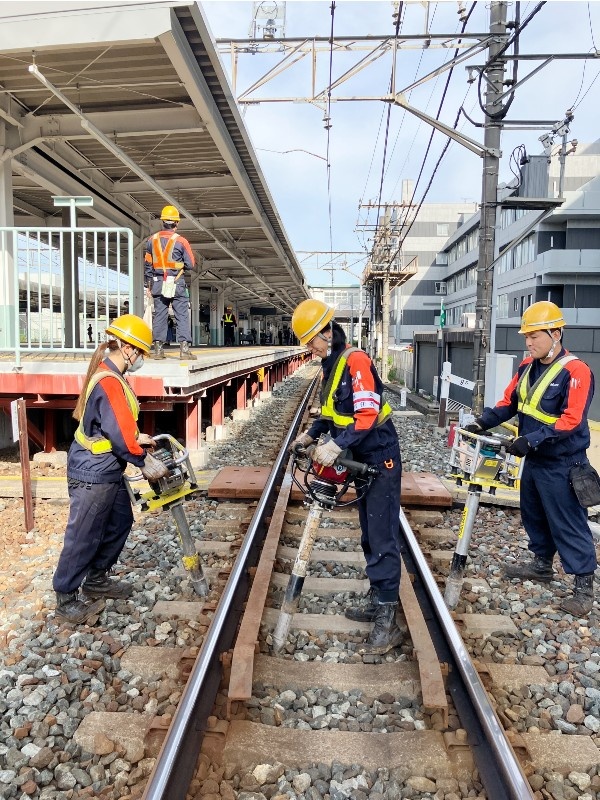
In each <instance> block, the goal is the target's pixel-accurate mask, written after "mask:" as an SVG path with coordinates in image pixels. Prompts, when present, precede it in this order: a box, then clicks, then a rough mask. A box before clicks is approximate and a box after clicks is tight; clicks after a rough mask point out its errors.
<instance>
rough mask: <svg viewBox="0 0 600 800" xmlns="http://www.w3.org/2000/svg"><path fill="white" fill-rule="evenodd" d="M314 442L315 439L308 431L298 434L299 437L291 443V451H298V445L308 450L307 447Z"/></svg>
mask: <svg viewBox="0 0 600 800" xmlns="http://www.w3.org/2000/svg"><path fill="white" fill-rule="evenodd" d="M313 442H314V439H313V438H312V436H309V435H308V433H301V434H300V436H298V438H297V439H294V441H293V442H292V443H291V445H290V452H292V453H294V452H295V451H296V448H297V447H298V445H299V446H300V447H301V448H302V449H303V450H306V448H307V447H308V446H309V445H310V444H312V443H313Z"/></svg>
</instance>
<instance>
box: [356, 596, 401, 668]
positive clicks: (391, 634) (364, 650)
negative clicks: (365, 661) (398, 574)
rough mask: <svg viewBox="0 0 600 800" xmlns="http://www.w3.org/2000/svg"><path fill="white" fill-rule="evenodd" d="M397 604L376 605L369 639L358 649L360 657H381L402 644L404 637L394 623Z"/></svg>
mask: <svg viewBox="0 0 600 800" xmlns="http://www.w3.org/2000/svg"><path fill="white" fill-rule="evenodd" d="M397 610H398V603H378V604H377V609H376V611H375V617H374V618H373V629H372V630H371V633H370V634H369V638H368V639H367V641H366V642H365V643H364V645H363V646H362V647H361V648H360V649H359V651H358V652H359V653H360V655H362V656H365V655H373V656H382V655H384V654H385V653H387V652H388V650H392V649H393V648H394V647H398V645H400V644H402V640H403V639H404V636H403V634H402V631H401V630H400V628H399V627H398V623H397V622H396V611H397Z"/></svg>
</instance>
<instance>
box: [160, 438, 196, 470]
mask: <svg viewBox="0 0 600 800" xmlns="http://www.w3.org/2000/svg"><path fill="white" fill-rule="evenodd" d="M152 438H153V439H154V441H155V442H158V441H159V440H161V439H166V440H167V441H168V442H169V444H170V445H173V447H175V448H176V449H177V450H179V453H180V455H179V456H175V454H173V461H174V462H175V463H176V464H177V465H179V464H183V462H184V461H186V460H187V458H188V456H189V453H188V451H187V450H186V449H185V447H184V446H183V445H182V444H180V442H178V441H177V439H176V438H175V437H174V436H171V434H170V433H159V434H157V435H156V436H153V437H152Z"/></svg>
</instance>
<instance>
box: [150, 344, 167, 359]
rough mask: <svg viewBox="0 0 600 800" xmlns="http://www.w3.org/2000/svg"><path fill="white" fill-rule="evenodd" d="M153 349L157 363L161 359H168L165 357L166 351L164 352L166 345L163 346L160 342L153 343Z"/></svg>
mask: <svg viewBox="0 0 600 800" xmlns="http://www.w3.org/2000/svg"><path fill="white" fill-rule="evenodd" d="M152 347H153V350H152V358H153V359H154V360H155V361H157V360H158V359H161V358H166V355H165V350H164V345H163V343H162V342H159V341H158V340H157V341H156V342H153V343H152Z"/></svg>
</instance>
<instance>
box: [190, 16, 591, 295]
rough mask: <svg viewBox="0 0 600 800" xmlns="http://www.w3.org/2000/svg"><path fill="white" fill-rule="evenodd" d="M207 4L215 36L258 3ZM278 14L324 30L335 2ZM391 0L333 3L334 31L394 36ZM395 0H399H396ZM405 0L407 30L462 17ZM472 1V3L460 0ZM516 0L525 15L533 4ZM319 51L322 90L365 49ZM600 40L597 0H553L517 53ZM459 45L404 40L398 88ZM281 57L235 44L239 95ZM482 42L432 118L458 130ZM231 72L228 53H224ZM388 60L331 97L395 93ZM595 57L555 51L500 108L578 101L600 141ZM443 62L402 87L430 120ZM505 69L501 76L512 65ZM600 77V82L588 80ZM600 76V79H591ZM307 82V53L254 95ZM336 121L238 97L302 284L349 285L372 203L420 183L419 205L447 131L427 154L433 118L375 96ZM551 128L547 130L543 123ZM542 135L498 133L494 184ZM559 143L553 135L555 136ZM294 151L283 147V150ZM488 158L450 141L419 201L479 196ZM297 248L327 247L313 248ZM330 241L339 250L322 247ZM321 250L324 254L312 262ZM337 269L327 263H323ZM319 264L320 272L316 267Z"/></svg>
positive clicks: (234, 26) (281, 92)
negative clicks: (433, 74)
mask: <svg viewBox="0 0 600 800" xmlns="http://www.w3.org/2000/svg"><path fill="white" fill-rule="evenodd" d="M201 5H202V9H203V11H204V14H205V15H206V18H207V20H208V23H209V25H210V28H211V30H212V33H213V35H214V36H215V38H225V39H229V38H247V37H248V35H249V31H250V28H251V24H252V19H253V11H254V7H255V6H256V5H258V4H255V3H253V2H250V1H249V0H248V1H246V2H227V0H206V1H205V2H203V3H202V4H201ZM270 5H272V6H275V5H277V6H278V9H277V11H278V16H282V15H283V11H282V9H283V7H285V34H286V36H287V37H292V36H294V37H298V36H303V37H304V36H307V37H311V36H326V37H328V36H329V35H330V32H331V26H332V14H331V2H330V1H329V0H318V2H304V1H303V0H291V1H288V2H286V3H281V2H279V3H277V4H275V3H274V2H273V3H271V4H270ZM393 5H394V4H393V3H392V2H389V1H384V0H368V2H361V1H360V0H337V1H336V3H335V9H334V14H333V32H334V36H357V35H363V36H364V35H366V34H371V35H386V36H387V35H393V33H394V30H395V23H394V21H393V18H392V12H393ZM395 5H397V4H395ZM402 5H403V17H402V26H401V33H404V34H409V33H422V32H423V31H424V30H425V22H426V20H425V14H426V12H427V13H428V16H429V31H430V32H432V33H452V34H454V33H456V32H458V31H459V30H460V27H461V23H460V20H459V17H458V13H457V12H458V8H459V3H457V2H452V1H451V0H447V1H446V2H437V3H435V2H431V3H428V4H426V3H422V2H409V3H404V4H402ZM465 5H466V9H467V11H468V10H469V9H470V8H471V5H472V3H471V2H469V1H468V0H465ZM536 5H537V4H536V3H534V2H522V3H521V21H522V22H523V20H524V19H525V18H526V17H527V15H528V14H529V13H530V12H531V11H532V10H533V9H534V8H535V7H536ZM514 15H515V3H509V4H508V12H507V16H508V20H509V21H510V20H512V19H514ZM488 29H489V3H484V2H478V3H476V4H475V8H474V10H473V12H472V14H471V16H470V18H469V22H468V24H467V28H466V31H467V32H473V33H475V32H485V31H487V30H488ZM325 47H326V49H325V51H324V52H323V53H322V54H320V55H319V56H318V57H317V80H316V85H317V87H318V88H319V89H326V88H327V86H328V85H329V74H330V66H331V75H332V79H333V81H335V80H336V78H338V77H339V76H340V75H342V74H344V73H345V72H346V71H347V70H348V69H349V68H350V67H352V66H353V65H355V64H356V63H357V62H358V61H359V60H360V59H361V58H363V57H364V55H365V53H364V52H363V53H357V52H350V53H334V54H333V57H332V59H331V62H330V53H329V52H328V49H327V45H325ZM599 47H600V0H591V2H580V1H579V0H573V2H558V1H555V0H549V2H547V3H546V4H545V5H544V6H543V7H542V8H541V10H540V11H539V13H537V14H536V15H535V16H534V17H533V19H532V20H531V22H530V23H529V24H528V25H527V26H526V28H525V29H524V30H523V31H522V33H521V36H520V53H521V54H533V53H537V54H544V53H545V54H560V53H588V52H591V53H594V52H598V48H599ZM453 54H454V48H453V47H452V46H450V47H446V48H442V49H435V48H433V47H431V48H429V49H421V48H413V49H409V50H402V51H401V52H400V53H399V54H398V56H397V73H396V91H402V90H403V89H404V88H405V87H407V86H409V85H410V84H411V83H412V82H413V81H414V80H415V78H419V77H422V76H423V75H425V74H427V73H428V72H430V71H432V70H434V69H436V68H437V67H439V66H440V65H441V64H443V63H444V62H445V61H447V60H448V59H449V58H451V56H452V55H453ZM280 57H281V56H280V54H242V55H240V57H239V60H238V64H237V86H236V96H239V94H240V93H241V92H242V91H244V90H245V89H247V88H248V87H249V86H251V85H252V84H253V83H254V82H255V81H256V80H257V79H258V78H259V77H260V76H262V75H263V74H264V73H266V72H267V71H268V70H269V69H271V68H272V67H273V66H275V64H276V63H278V61H279V59H280ZM485 57H486V51H483V52H482V53H480V54H475V55H473V56H472V57H471V58H470V59H469V60H468V61H465V62H464V64H459V65H457V66H456V67H455V68H454V71H453V73H452V77H451V80H450V84H449V86H448V89H447V92H446V96H445V99H444V103H443V106H442V111H441V114H440V119H441V120H442V121H443V122H445V123H446V124H448V125H449V126H452V125H453V124H454V121H455V119H456V116H457V113H458V110H459V108H460V107H461V106H464V109H465V111H466V112H467V114H468V115H469V116H470V117H471V118H472V119H473V120H474V121H475V122H479V123H481V122H482V120H483V114H482V112H481V110H480V108H479V104H478V98H477V82H474V83H472V84H469V83H468V82H467V78H468V72H467V70H466V68H465V67H466V65H468V64H476V65H481V64H483V63H484V62H485ZM222 58H223V62H224V66H225V69H226V71H227V74H228V75H229V76H230V79H231V59H230V58H229V56H227V55H223V56H222ZM539 64H540V62H539V61H532V62H530V61H520V65H519V72H518V76H517V79H518V80H522V78H523V77H525V76H526V75H527V74H528V73H529V72H530V71H531V70H532V69H534V68H535V67H537V66H538V65H539ZM390 75H391V57H390V55H389V54H387V55H384V56H382V57H381V58H379V59H378V60H376V61H375V62H374V63H373V64H371V65H370V66H368V67H366V68H365V69H364V70H362V71H361V72H359V73H358V74H356V75H355V76H353V77H352V78H350V79H349V80H348V81H346V82H345V83H343V84H341V86H339V87H338V88H335V89H334V90H333V92H332V98H335V97H381V96H383V95H386V94H387V93H388V91H389V86H390ZM599 75H600V58H597V59H588V60H581V59H569V60H560V59H555V60H553V61H552V62H551V63H550V64H548V65H547V66H545V67H544V68H543V69H541V70H540V71H539V72H538V73H537V74H536V75H534V76H533V77H532V78H530V79H529V80H528V81H527V82H525V83H524V84H523V86H522V87H519V88H518V89H517V92H516V96H515V100H514V102H513V104H512V106H511V109H510V111H509V113H508V115H507V118H508V119H519V120H547V121H549V120H556V121H558V120H562V119H563V118H564V115H565V112H566V110H567V109H569V108H572V109H574V119H573V122H572V123H571V127H570V135H569V139H572V138H575V139H577V140H578V142H579V143H580V145H581V144H583V143H589V142H592V141H595V140H596V139H597V138H598V128H597V107H598V101H599V99H600V77H598V76H599ZM447 76H448V72H444V73H442V74H441V75H440V76H438V77H437V78H433V79H431V80H429V81H427V82H426V83H423V84H422V85H421V86H419V87H417V88H415V89H414V90H412V91H410V92H407V93H406V97H407V100H408V102H409V103H410V104H411V105H412V106H415V107H416V108H418V109H420V110H421V111H424V112H425V113H427V114H429V115H430V116H435V115H436V112H437V110H438V107H439V104H440V101H441V99H442V95H443V92H444V87H445V84H446V80H447ZM507 77H509V75H508V72H507ZM596 78H598V80H595V79H596ZM594 81H595V82H594ZM310 91H311V68H310V57H306V58H304V59H302V60H300V61H299V62H298V63H296V64H295V65H294V66H292V67H291V68H290V69H289V70H286V71H285V72H283V73H282V74H280V75H279V76H277V77H276V78H275V79H273V80H272V81H270V82H269V83H267V84H266V85H265V86H263V87H261V88H260V89H259V90H257V91H256V92H255V94H254V95H253V96H254V97H257V98H261V97H262V98H266V97H305V96H307V95H308V94H309V93H310ZM329 113H330V120H331V127H330V128H329V130H326V128H325V125H324V119H323V117H324V109H323V108H318V107H316V106H315V105H314V104H311V103H301V102H277V103H269V102H262V103H260V104H253V105H251V106H248V105H246V106H242V114H243V117H244V121H245V124H246V126H247V129H248V132H249V134H250V137H251V140H252V143H253V145H254V148H255V150H256V153H257V156H258V158H259V161H260V164H261V168H262V170H263V174H264V176H265V178H266V181H267V183H268V185H269V188H270V191H271V194H272V196H273V198H274V200H275V204H276V206H277V210H278V212H279V214H280V217H281V219H282V221H283V224H284V227H285V229H286V232H287V234H288V237H289V240H290V242H291V244H292V246H293V247H294V249H295V250H296V253H297V255H298V259H299V261H300V263H301V264H302V265H303V268H304V271H305V274H306V277H307V282H308V283H309V284H310V285H328V284H331V283H332V281H333V282H334V283H335V284H336V285H342V284H349V283H356V279H357V276H358V275H359V274H360V272H361V271H362V268H363V266H364V263H365V261H364V257H365V254H366V253H367V252H368V250H369V248H370V245H371V241H370V240H371V237H372V232H373V229H374V226H375V223H376V221H377V211H376V209H373V208H371V209H366V208H364V207H361V206H363V205H364V204H365V203H368V202H370V201H371V202H373V203H377V202H381V203H386V202H392V201H400V200H401V187H402V180H404V179H412V180H415V181H416V180H417V177H418V175H419V172H420V171H421V170H422V177H421V179H420V182H419V184H418V186H417V190H416V194H415V202H418V201H420V200H421V198H422V197H423V193H424V191H425V189H426V187H427V184H428V183H429V180H430V178H431V175H432V172H433V169H434V167H435V164H436V162H437V160H438V156H439V154H440V153H441V151H442V148H443V147H444V145H445V142H446V137H445V136H444V135H443V134H441V133H436V134H435V136H434V138H433V142H432V145H431V148H430V152H429V155H428V157H427V158H426V159H425V161H424V157H425V151H426V148H427V145H428V141H429V136H430V132H431V128H430V127H429V125H427V124H426V123H424V122H420V121H419V120H418V119H417V118H416V117H414V116H412V115H411V114H410V113H407V112H405V111H404V110H403V109H402V108H400V107H399V106H395V105H393V106H391V111H390V114H389V123H388V104H387V103H384V102H382V101H381V100H360V101H359V100H357V101H352V102H345V101H344V102H342V101H338V102H336V101H335V100H334V101H333V102H331V104H330V112H329ZM550 127H551V126H548V128H550ZM458 129H459V130H460V131H462V132H463V133H465V134H466V135H468V136H470V137H471V138H472V139H475V140H477V141H479V142H483V131H482V130H481V129H479V128H477V127H475V126H474V125H472V124H471V123H470V122H468V121H467V120H466V119H465V117H464V116H463V117H461V121H460V122H459V125H458ZM543 132H544V131H541V130H519V131H505V132H504V133H503V136H502V144H501V147H502V153H503V156H502V160H501V165H500V181H501V182H502V181H509V180H510V179H511V178H512V177H513V175H512V173H511V170H510V156H511V153H512V152H513V150H514V149H515V148H516V147H518V146H520V145H524V146H525V148H526V150H527V152H528V153H529V154H538V153H541V152H542V146H541V144H540V142H539V137H540V136H541V135H542V134H543ZM557 142H558V139H557ZM284 151H291V152H284ZM423 164H424V165H423ZM481 172H482V159H481V158H480V157H479V156H478V155H476V154H474V153H472V152H470V151H469V150H467V149H466V148H464V147H463V146H462V145H459V144H457V143H452V144H451V145H450V147H449V149H448V151H447V152H446V154H445V156H444V158H443V160H442V162H441V164H440V166H439V168H438V169H437V172H436V174H435V177H434V179H433V182H432V184H431V188H430V189H429V192H428V194H427V197H426V200H425V202H432V203H444V202H478V201H479V200H480V198H481ZM304 251H308V252H311V251H323V252H324V253H325V255H321V256H318V257H317V256H312V257H310V256H308V255H307V253H306V252H304ZM332 251H344V252H347V253H348V255H347V256H334V257H333V258H332V257H331V256H330V252H332ZM317 259H318V260H317ZM328 264H332V265H333V266H338V265H339V266H343V265H345V266H346V268H345V269H344V270H342V269H336V270H335V271H334V272H331V271H328V270H327V265H328ZM317 265H319V266H318V268H317Z"/></svg>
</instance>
